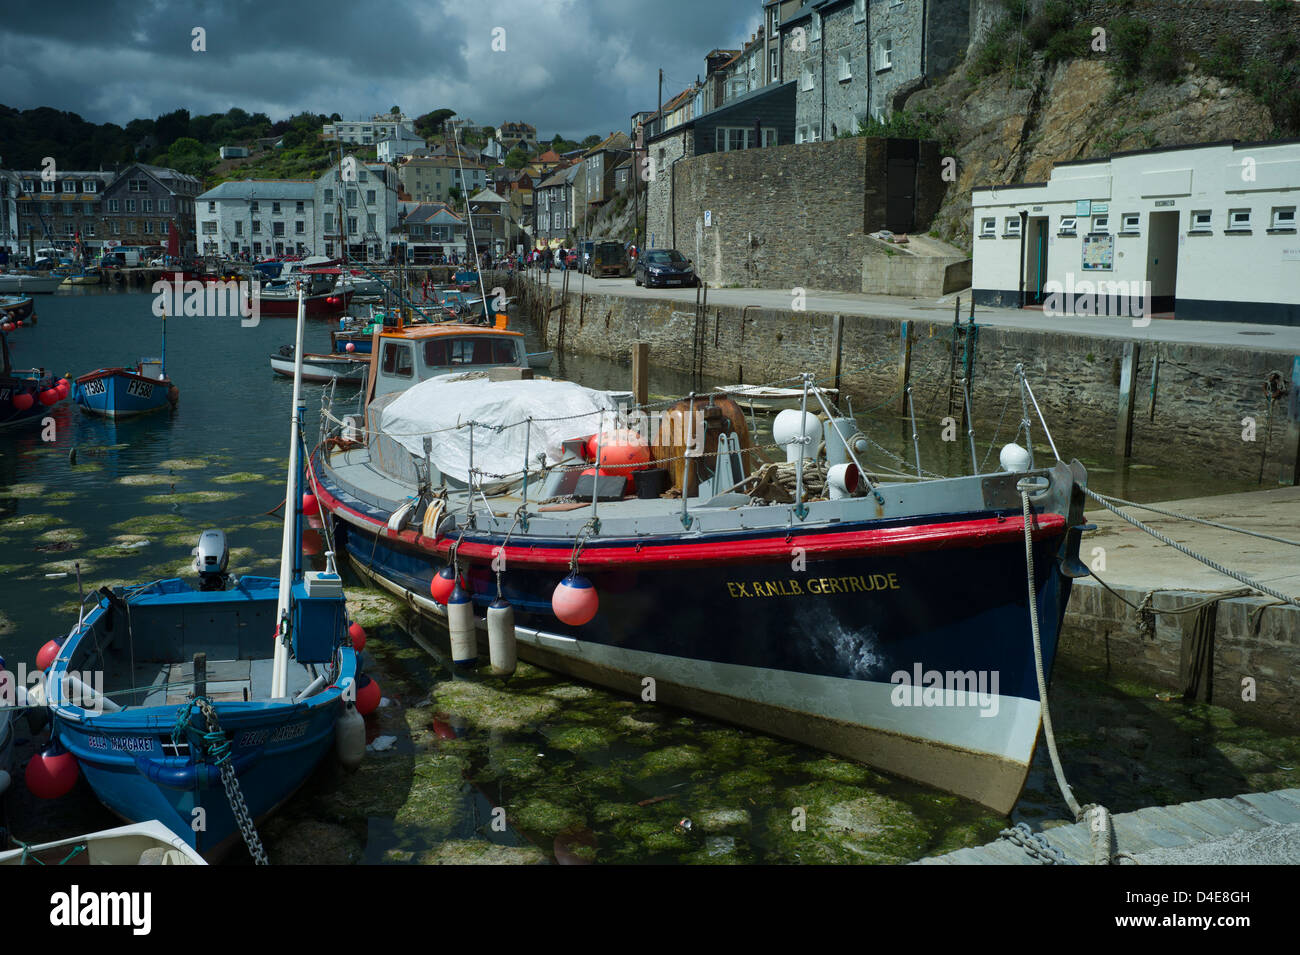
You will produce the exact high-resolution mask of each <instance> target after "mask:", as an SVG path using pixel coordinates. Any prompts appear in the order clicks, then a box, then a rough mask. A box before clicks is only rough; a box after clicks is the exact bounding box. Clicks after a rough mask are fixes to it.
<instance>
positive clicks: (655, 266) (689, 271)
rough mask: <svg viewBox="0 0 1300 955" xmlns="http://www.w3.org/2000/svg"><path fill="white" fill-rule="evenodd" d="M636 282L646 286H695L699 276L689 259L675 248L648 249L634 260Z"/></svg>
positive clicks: (698, 281) (697, 283) (698, 282)
mask: <svg viewBox="0 0 1300 955" xmlns="http://www.w3.org/2000/svg"><path fill="white" fill-rule="evenodd" d="M636 284H637V285H645V286H646V287H647V288H655V287H669V286H678V285H690V286H695V285H699V284H700V277H699V276H698V275H696V274H695V269H693V268H691V260H690V259H688V258H687V257H686V256H684V255H682V254H681V253H680V252H678V251H677V250H676V249H649V250H648V251H646V252H643V253H642V254H641V256H640V257H639V258H638V259H637V260H636Z"/></svg>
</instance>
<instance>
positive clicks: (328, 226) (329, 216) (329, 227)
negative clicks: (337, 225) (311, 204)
mask: <svg viewBox="0 0 1300 955" xmlns="http://www.w3.org/2000/svg"><path fill="white" fill-rule="evenodd" d="M325 231H326V232H332V231H334V213H332V212H327V213H325Z"/></svg>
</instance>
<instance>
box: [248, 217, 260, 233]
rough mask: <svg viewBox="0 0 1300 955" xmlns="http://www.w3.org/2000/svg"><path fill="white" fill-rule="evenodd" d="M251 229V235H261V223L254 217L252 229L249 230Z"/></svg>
mask: <svg viewBox="0 0 1300 955" xmlns="http://www.w3.org/2000/svg"><path fill="white" fill-rule="evenodd" d="M251 231H252V233H253V235H261V234H262V223H260V222H258V221H257V220H256V219H254V220H253V227H252V230H251Z"/></svg>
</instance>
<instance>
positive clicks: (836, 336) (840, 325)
mask: <svg viewBox="0 0 1300 955" xmlns="http://www.w3.org/2000/svg"><path fill="white" fill-rule="evenodd" d="M843 355H844V316H843V315H839V314H837V315H834V316H833V317H832V318H831V387H832V388H834V389H835V395H836V397H835V400H836V402H838V401H839V393H840V371H841V368H840V365H841V360H842V358H843Z"/></svg>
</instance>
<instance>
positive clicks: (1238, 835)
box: [913, 789, 1300, 865]
mask: <svg viewBox="0 0 1300 955" xmlns="http://www.w3.org/2000/svg"><path fill="white" fill-rule="evenodd" d="M1111 822H1112V825H1113V826H1114V831H1115V848H1116V849H1117V851H1119V852H1125V853H1128V854H1129V855H1131V856H1132V857H1133V859H1134V860H1136V861H1137V862H1138V863H1140V864H1142V865H1197V864H1200V865H1205V864H1229V863H1236V864H1247V863H1248V864H1254V865H1280V864H1289V865H1295V864H1296V863H1300V789H1279V790H1277V791H1276V792H1271V793H1246V794H1244V795H1241V796H1234V797H1233V798H1232V799H1202V800H1200V801H1198V802H1185V803H1181V804H1179V805H1175V806H1150V807H1148V808H1146V809H1138V810H1136V811H1135V812H1124V813H1119V814H1118V815H1116V816H1113V817H1111ZM1042 836H1043V838H1045V839H1046V840H1047V841H1048V842H1049V843H1050V844H1051V845H1052V846H1054V847H1056V848H1057V849H1059V850H1060V851H1061V852H1063V853H1064V854H1065V855H1066V857H1067V858H1068V859H1069V860H1070V861H1072V862H1076V863H1078V864H1080V865H1087V864H1089V863H1091V861H1092V843H1091V832H1090V831H1089V824H1088V823H1087V822H1079V823H1074V824H1072V825H1064V826H1057V827H1055V828H1053V829H1048V830H1046V831H1045V832H1043V833H1042ZM1038 864H1039V862H1038V860H1036V859H1035V858H1034V857H1033V856H1031V855H1030V854H1029V853H1028V852H1026V851H1025V850H1024V849H1023V848H1021V847H1020V846H1018V845H1016V844H1014V843H1012V842H1010V841H1008V840H1006V839H998V840H997V841H996V842H990V843H989V844H988V845H984V846H979V847H978V848H973V849H958V850H957V851H956V852H949V853H947V854H946V855H941V856H934V857H932V858H929V859H921V860H920V861H918V862H914V863H913V865H1038Z"/></svg>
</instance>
